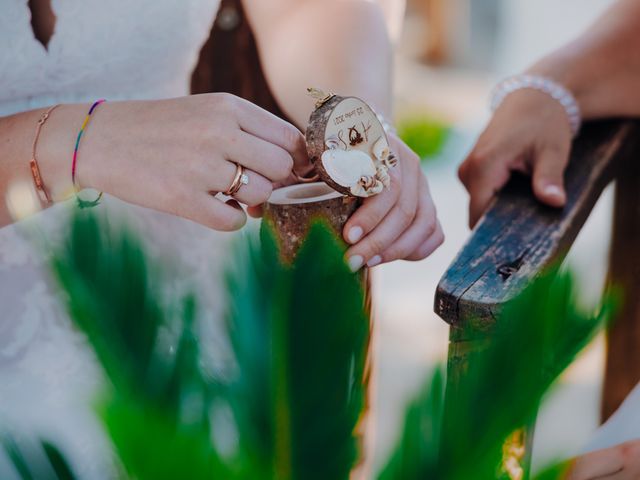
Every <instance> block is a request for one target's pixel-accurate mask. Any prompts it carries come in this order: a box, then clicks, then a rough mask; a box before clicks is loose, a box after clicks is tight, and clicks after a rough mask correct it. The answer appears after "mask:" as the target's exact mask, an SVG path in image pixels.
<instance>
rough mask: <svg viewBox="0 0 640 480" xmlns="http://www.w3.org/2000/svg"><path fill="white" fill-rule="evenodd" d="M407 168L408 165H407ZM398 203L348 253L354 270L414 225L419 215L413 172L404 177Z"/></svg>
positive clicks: (379, 254) (382, 250) (369, 260)
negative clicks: (417, 214)
mask: <svg viewBox="0 0 640 480" xmlns="http://www.w3.org/2000/svg"><path fill="white" fill-rule="evenodd" d="M405 166H406V165H405ZM402 180H403V182H402V187H401V192H400V197H399V199H398V202H397V203H396V204H395V205H394V207H393V208H392V209H391V211H390V212H389V214H388V215H387V216H386V217H384V218H383V219H382V221H381V222H380V223H379V224H378V225H376V226H375V228H374V229H373V230H372V231H371V233H369V234H368V235H367V236H366V237H364V239H363V240H361V241H360V242H358V243H357V244H356V245H355V246H353V247H351V248H350V249H349V250H348V251H347V259H348V262H349V266H350V267H351V269H352V270H354V271H357V270H359V269H360V267H362V266H363V265H364V264H366V263H369V262H371V260H372V259H374V262H373V263H374V264H375V263H376V261H377V262H378V263H379V261H378V259H377V258H375V257H377V256H381V255H382V254H383V252H384V251H385V250H386V249H387V248H389V247H390V246H391V245H392V244H393V242H394V241H396V240H397V239H398V238H399V237H400V236H401V235H402V234H403V233H404V232H405V231H406V230H407V228H408V227H409V226H410V225H411V224H412V223H413V221H414V219H415V216H416V213H417V204H418V199H417V192H418V176H417V175H416V174H415V173H414V172H413V171H409V172H407V175H403V178H402Z"/></svg>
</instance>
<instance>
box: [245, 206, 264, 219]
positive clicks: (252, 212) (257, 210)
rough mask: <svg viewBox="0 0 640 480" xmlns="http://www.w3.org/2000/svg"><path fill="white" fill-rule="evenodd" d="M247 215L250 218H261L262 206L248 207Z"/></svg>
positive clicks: (262, 213)
mask: <svg viewBox="0 0 640 480" xmlns="http://www.w3.org/2000/svg"><path fill="white" fill-rule="evenodd" d="M247 213H248V214H249V216H250V217H251V218H262V216H263V215H264V206H263V205H257V206H255V207H249V208H247Z"/></svg>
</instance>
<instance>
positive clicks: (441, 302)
mask: <svg viewBox="0 0 640 480" xmlns="http://www.w3.org/2000/svg"><path fill="white" fill-rule="evenodd" d="M639 140H640V123H636V122H632V121H608V122H598V123H594V124H590V125H587V126H586V127H585V128H584V130H583V133H582V135H581V136H580V137H579V138H578V139H577V140H576V142H575V145H574V148H573V153H572V157H571V162H570V165H569V167H568V169H567V173H566V188H567V197H568V201H567V206H566V207H565V208H564V209H563V210H558V209H552V208H549V207H545V206H544V205H542V204H540V203H539V202H537V201H536V200H535V199H534V197H533V194H532V192H531V187H530V180H529V178H525V177H522V176H518V177H516V178H514V179H513V180H512V182H510V184H509V185H508V186H507V187H506V188H505V189H504V190H503V191H502V192H501V193H500V194H499V195H498V197H497V199H496V200H495V201H494V203H493V205H492V206H491V208H490V209H489V210H488V212H487V213H486V214H485V216H484V217H483V219H482V220H481V221H480V222H479V224H478V226H477V227H476V229H475V230H474V232H473V234H472V236H471V238H470V240H469V241H468V242H467V244H466V246H465V247H464V248H463V249H462V251H461V252H460V254H459V255H458V257H457V258H456V259H455V260H454V261H453V263H452V265H451V266H450V267H449V269H448V271H447V272H446V273H445V275H444V276H443V278H442V279H441V281H440V284H439V285H438V288H437V292H436V297H435V312H436V313H437V314H438V315H439V316H440V317H442V318H443V319H444V320H445V321H447V322H448V323H450V324H451V325H452V326H453V327H460V326H462V325H463V324H466V323H468V322H472V326H473V327H474V328H473V331H475V332H476V333H479V334H481V333H482V332H484V331H486V330H488V329H489V328H490V326H491V325H492V324H493V323H494V319H495V317H496V315H497V313H498V312H499V310H500V307H501V305H503V304H504V303H505V302H507V301H509V300H510V299H512V298H513V297H514V296H515V295H517V294H518V293H519V292H521V291H522V289H523V288H524V287H525V286H526V284H527V283H528V282H529V281H530V280H531V279H532V278H533V277H535V276H536V275H537V274H539V273H540V272H541V271H542V270H543V269H544V268H545V267H547V266H548V265H549V264H551V263H552V262H553V261H555V260H559V259H562V258H563V257H564V255H565V254H566V252H567V251H568V250H569V248H570V247H571V245H572V244H573V241H574V240H575V238H576V236H577V235H578V233H579V231H580V229H581V228H582V226H583V224H584V222H585V221H586V219H587V217H588V216H589V214H590V212H591V210H592V208H593V206H594V205H595V203H596V201H597V199H598V198H599V196H600V194H601V193H602V190H603V189H604V188H605V187H606V186H607V184H608V183H609V182H610V181H611V180H612V179H613V177H614V174H615V172H616V169H617V167H618V166H619V164H620V163H621V161H622V160H623V159H624V158H625V157H626V156H628V155H629V153H630V152H632V151H633V150H634V149H635V150H636V151H638V147H639V144H640V142H639ZM460 332H461V331H460V329H459V328H454V329H453V330H452V338H454V339H457V340H463V338H462V337H456V335H459V334H460ZM471 335H472V336H473V334H471Z"/></svg>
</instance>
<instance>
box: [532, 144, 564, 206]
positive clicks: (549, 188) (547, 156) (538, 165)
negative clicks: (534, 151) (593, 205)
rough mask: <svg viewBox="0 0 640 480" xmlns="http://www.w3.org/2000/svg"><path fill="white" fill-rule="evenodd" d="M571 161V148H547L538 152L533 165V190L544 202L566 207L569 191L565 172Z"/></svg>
mask: <svg viewBox="0 0 640 480" xmlns="http://www.w3.org/2000/svg"><path fill="white" fill-rule="evenodd" d="M568 163H569V148H566V149H560V148H546V149H544V150H542V151H541V152H540V153H539V154H538V158H537V159H536V161H535V164H534V166H533V192H534V194H535V196H536V197H537V198H538V200H540V201H541V202H542V203H545V204H547V205H549V206H551V207H556V208H560V207H564V205H565V203H567V193H566V191H565V188H564V172H565V170H566V168H567V164H568Z"/></svg>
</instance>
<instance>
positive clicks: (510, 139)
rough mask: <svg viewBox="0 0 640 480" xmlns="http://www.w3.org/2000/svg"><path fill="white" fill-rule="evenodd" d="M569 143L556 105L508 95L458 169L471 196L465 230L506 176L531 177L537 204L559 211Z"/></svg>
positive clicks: (528, 93) (529, 94) (525, 94)
mask: <svg viewBox="0 0 640 480" xmlns="http://www.w3.org/2000/svg"><path fill="white" fill-rule="evenodd" d="M571 141H572V133H571V127H570V125H569V121H568V119H567V115H566V113H565V111H564V109H563V107H562V106H561V105H560V104H559V103H558V102H557V101H555V100H553V99H552V98H551V97H549V96H548V95H546V94H544V93H542V92H538V91H535V90H520V91H518V92H515V93H512V94H511V95H509V96H508V97H507V98H506V99H505V101H504V102H503V104H502V105H501V106H500V108H499V109H498V110H497V111H496V113H495V115H494V116H493V118H492V120H491V122H490V123H489V126H488V127H487V128H486V130H485V131H484V133H483V134H482V135H481V136H480V139H479V140H478V142H477V144H476V146H475V147H474V148H473V150H472V152H471V153H470V154H469V156H468V157H467V159H466V160H465V161H464V163H463V164H462V165H461V166H460V170H459V176H460V180H462V183H464V185H465V187H466V188H467V190H468V191H469V194H470V196H471V201H470V206H469V224H470V226H471V227H473V226H474V225H475V224H476V222H477V221H478V220H479V219H480V217H481V216H482V214H483V213H484V211H485V210H486V209H487V207H488V206H489V204H490V203H491V200H492V199H493V197H494V195H495V194H496V193H497V192H498V191H499V190H500V189H501V188H502V187H503V186H504V185H505V184H506V183H507V181H508V180H509V177H510V175H511V172H512V171H518V172H522V173H525V174H530V175H532V177H533V179H532V182H533V191H534V193H535V195H536V197H537V198H538V199H539V200H540V201H541V202H543V203H545V204H547V205H550V206H552V207H558V208H559V207H562V206H564V204H565V202H566V194H565V190H564V178H563V177H564V171H565V168H566V166H567V163H568V161H569V153H570V150H571Z"/></svg>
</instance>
